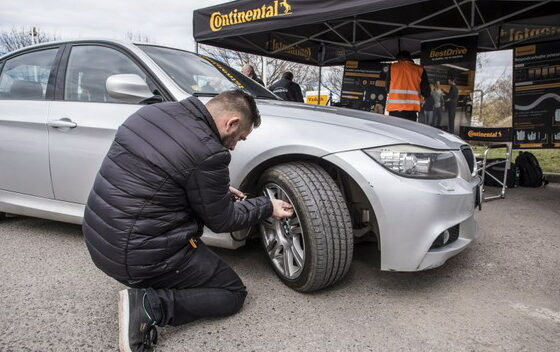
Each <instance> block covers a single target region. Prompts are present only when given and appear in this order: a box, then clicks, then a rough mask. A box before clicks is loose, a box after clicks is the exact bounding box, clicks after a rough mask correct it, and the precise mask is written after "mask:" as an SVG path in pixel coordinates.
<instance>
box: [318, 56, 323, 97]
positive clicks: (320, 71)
mask: <svg viewBox="0 0 560 352" xmlns="http://www.w3.org/2000/svg"><path fill="white" fill-rule="evenodd" d="M322 68H323V66H320V65H319V89H318V91H317V105H319V104H320V103H321V74H322Z"/></svg>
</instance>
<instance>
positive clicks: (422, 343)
mask: <svg viewBox="0 0 560 352" xmlns="http://www.w3.org/2000/svg"><path fill="white" fill-rule="evenodd" d="M477 215H478V220H479V223H480V226H481V231H482V238H481V239H480V240H479V241H478V242H477V243H475V244H474V245H473V246H471V247H470V248H469V249H467V250H466V251H464V252H463V253H461V254H460V255H459V256H457V257H455V258H453V259H451V260H450V261H448V262H447V263H446V264H445V265H444V266H443V267H441V268H438V269H434V270H431V271H427V272H420V273H392V272H380V271H379V253H378V252H377V251H376V247H375V246H373V245H371V244H365V245H358V246H357V248H356V250H355V255H354V261H353V264H352V267H351V269H350V272H349V273H348V275H347V276H346V277H345V279H344V280H343V281H342V282H341V283H340V284H338V285H336V286H335V287H332V288H330V289H327V290H324V291H321V292H318V293H315V294H300V293H297V292H294V291H292V290H290V289H289V288H287V287H285V286H283V285H282V284H281V282H280V281H279V280H278V279H277V278H276V277H275V275H274V274H273V272H272V269H271V268H269V266H268V264H267V262H266V258H265V257H264V253H263V252H262V250H261V248H260V247H259V246H258V245H256V244H254V245H250V246H248V247H245V248H242V249H239V250H237V251H229V250H217V252H218V253H219V254H220V255H222V256H223V257H224V258H225V260H226V261H227V262H229V263H230V264H231V265H232V266H233V267H234V268H235V270H236V271H237V272H238V273H239V274H240V276H241V277H242V278H243V280H244V281H245V284H246V285H247V287H248V290H249V296H248V297H247V301H246V305H245V307H244V308H243V310H242V311H241V312H240V313H239V314H237V315H236V316H234V317H231V318H224V319H211V320H204V321H199V322H195V323H192V324H190V325H187V326H184V327H180V328H164V329H160V339H161V341H160V344H159V348H158V351H187V350H188V351H318V350H320V351H325V350H328V351H369V350H378V351H394V350H399V351H428V350H429V351H502V350H505V351H560V185H559V184H554V185H553V184H550V185H548V186H547V187H546V188H541V189H521V188H520V189H514V190H509V191H508V194H507V198H506V199H505V200H497V201H493V202H490V203H485V204H484V209H483V211H482V212H480V213H478V214H477ZM0 258H1V266H0V351H51V350H52V351H115V350H116V349H117V329H118V324H117V309H116V308H117V291H118V290H119V289H121V288H122V286H121V285H120V284H119V283H117V282H115V281H113V280H112V279H110V278H108V277H105V276H104V275H103V274H102V273H101V272H100V271H98V270H97V269H96V268H95V267H94V266H93V264H92V263H91V262H90V259H89V256H88V253H87V250H86V247H85V245H84V242H83V240H82V235H81V231H80V227H79V226H76V225H69V224H64V223H59V222H54V221H47V220H40V219H32V218H25V217H16V218H9V219H6V220H4V221H2V222H0Z"/></svg>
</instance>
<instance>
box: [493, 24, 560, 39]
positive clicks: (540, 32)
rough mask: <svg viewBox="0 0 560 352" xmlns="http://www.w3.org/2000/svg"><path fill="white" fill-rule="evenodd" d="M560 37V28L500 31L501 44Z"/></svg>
mask: <svg viewBox="0 0 560 352" xmlns="http://www.w3.org/2000/svg"><path fill="white" fill-rule="evenodd" d="M556 35H560V27H540V28H527V27H525V28H522V29H516V28H509V29H502V30H501V31H500V40H501V41H502V42H520V41H524V40H528V39H533V38H541V37H550V36H556Z"/></svg>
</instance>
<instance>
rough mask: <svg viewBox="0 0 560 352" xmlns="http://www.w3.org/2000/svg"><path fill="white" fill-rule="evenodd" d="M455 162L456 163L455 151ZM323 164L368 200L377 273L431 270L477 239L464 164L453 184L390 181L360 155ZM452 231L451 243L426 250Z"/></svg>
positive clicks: (472, 187)
mask: <svg viewBox="0 0 560 352" xmlns="http://www.w3.org/2000/svg"><path fill="white" fill-rule="evenodd" d="M456 157H457V158H458V159H460V158H462V156H461V153H460V151H457V152H456ZM324 159H325V160H328V161H329V162H332V163H333V164H335V165H337V166H339V167H340V168H342V169H343V170H344V171H345V172H347V173H348V174H349V175H350V176H351V177H352V178H353V179H354V181H356V182H357V183H358V185H359V186H360V187H361V189H362V191H363V192H364V194H365V195H366V197H367V198H368V200H369V202H370V204H371V206H372V208H373V211H374V213H375V216H376V218H377V222H378V225H379V234H378V235H379V242H380V243H379V248H380V251H381V270H391V271H419V270H425V269H430V268H435V267H438V266H440V265H442V264H443V263H445V261H446V260H447V259H449V258H450V257H452V256H454V255H456V254H458V253H459V252H461V251H463V250H464V249H465V248H466V247H467V246H468V245H469V244H471V243H472V241H473V240H474V239H476V238H477V236H478V233H479V231H478V225H477V223H476V221H475V219H474V210H475V198H476V194H477V188H478V186H479V181H480V179H479V177H478V176H475V177H472V176H471V175H470V171H469V170H468V166H467V165H466V163H463V162H461V161H460V162H459V164H460V168H459V173H460V176H459V177H457V178H454V179H445V180H422V179H413V178H405V177H401V176H398V175H395V174H393V173H391V172H389V171H388V170H386V169H385V168H383V167H382V166H381V165H379V164H378V163H377V162H375V161H374V160H372V159H371V158H370V157H369V156H367V155H366V154H365V153H364V152H362V151H361V150H355V151H348V152H342V153H336V154H331V155H327V156H325V157H324ZM460 160H462V159H460ZM455 225H459V237H458V238H457V240H456V241H454V242H451V243H449V244H447V245H445V246H443V247H440V248H437V249H430V247H431V246H432V244H433V242H434V241H435V240H436V238H437V237H438V236H439V235H440V234H441V233H442V232H443V231H445V230H447V229H449V228H451V227H453V226H455Z"/></svg>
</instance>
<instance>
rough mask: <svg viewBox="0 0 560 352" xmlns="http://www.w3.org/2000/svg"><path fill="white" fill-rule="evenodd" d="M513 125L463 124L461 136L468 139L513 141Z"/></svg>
mask: <svg viewBox="0 0 560 352" xmlns="http://www.w3.org/2000/svg"><path fill="white" fill-rule="evenodd" d="M511 132H512V129H511V127H498V128H493V127H469V126H461V133H460V136H461V138H462V139H464V140H466V141H480V142H504V143H506V142H511V138H512V134H511Z"/></svg>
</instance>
